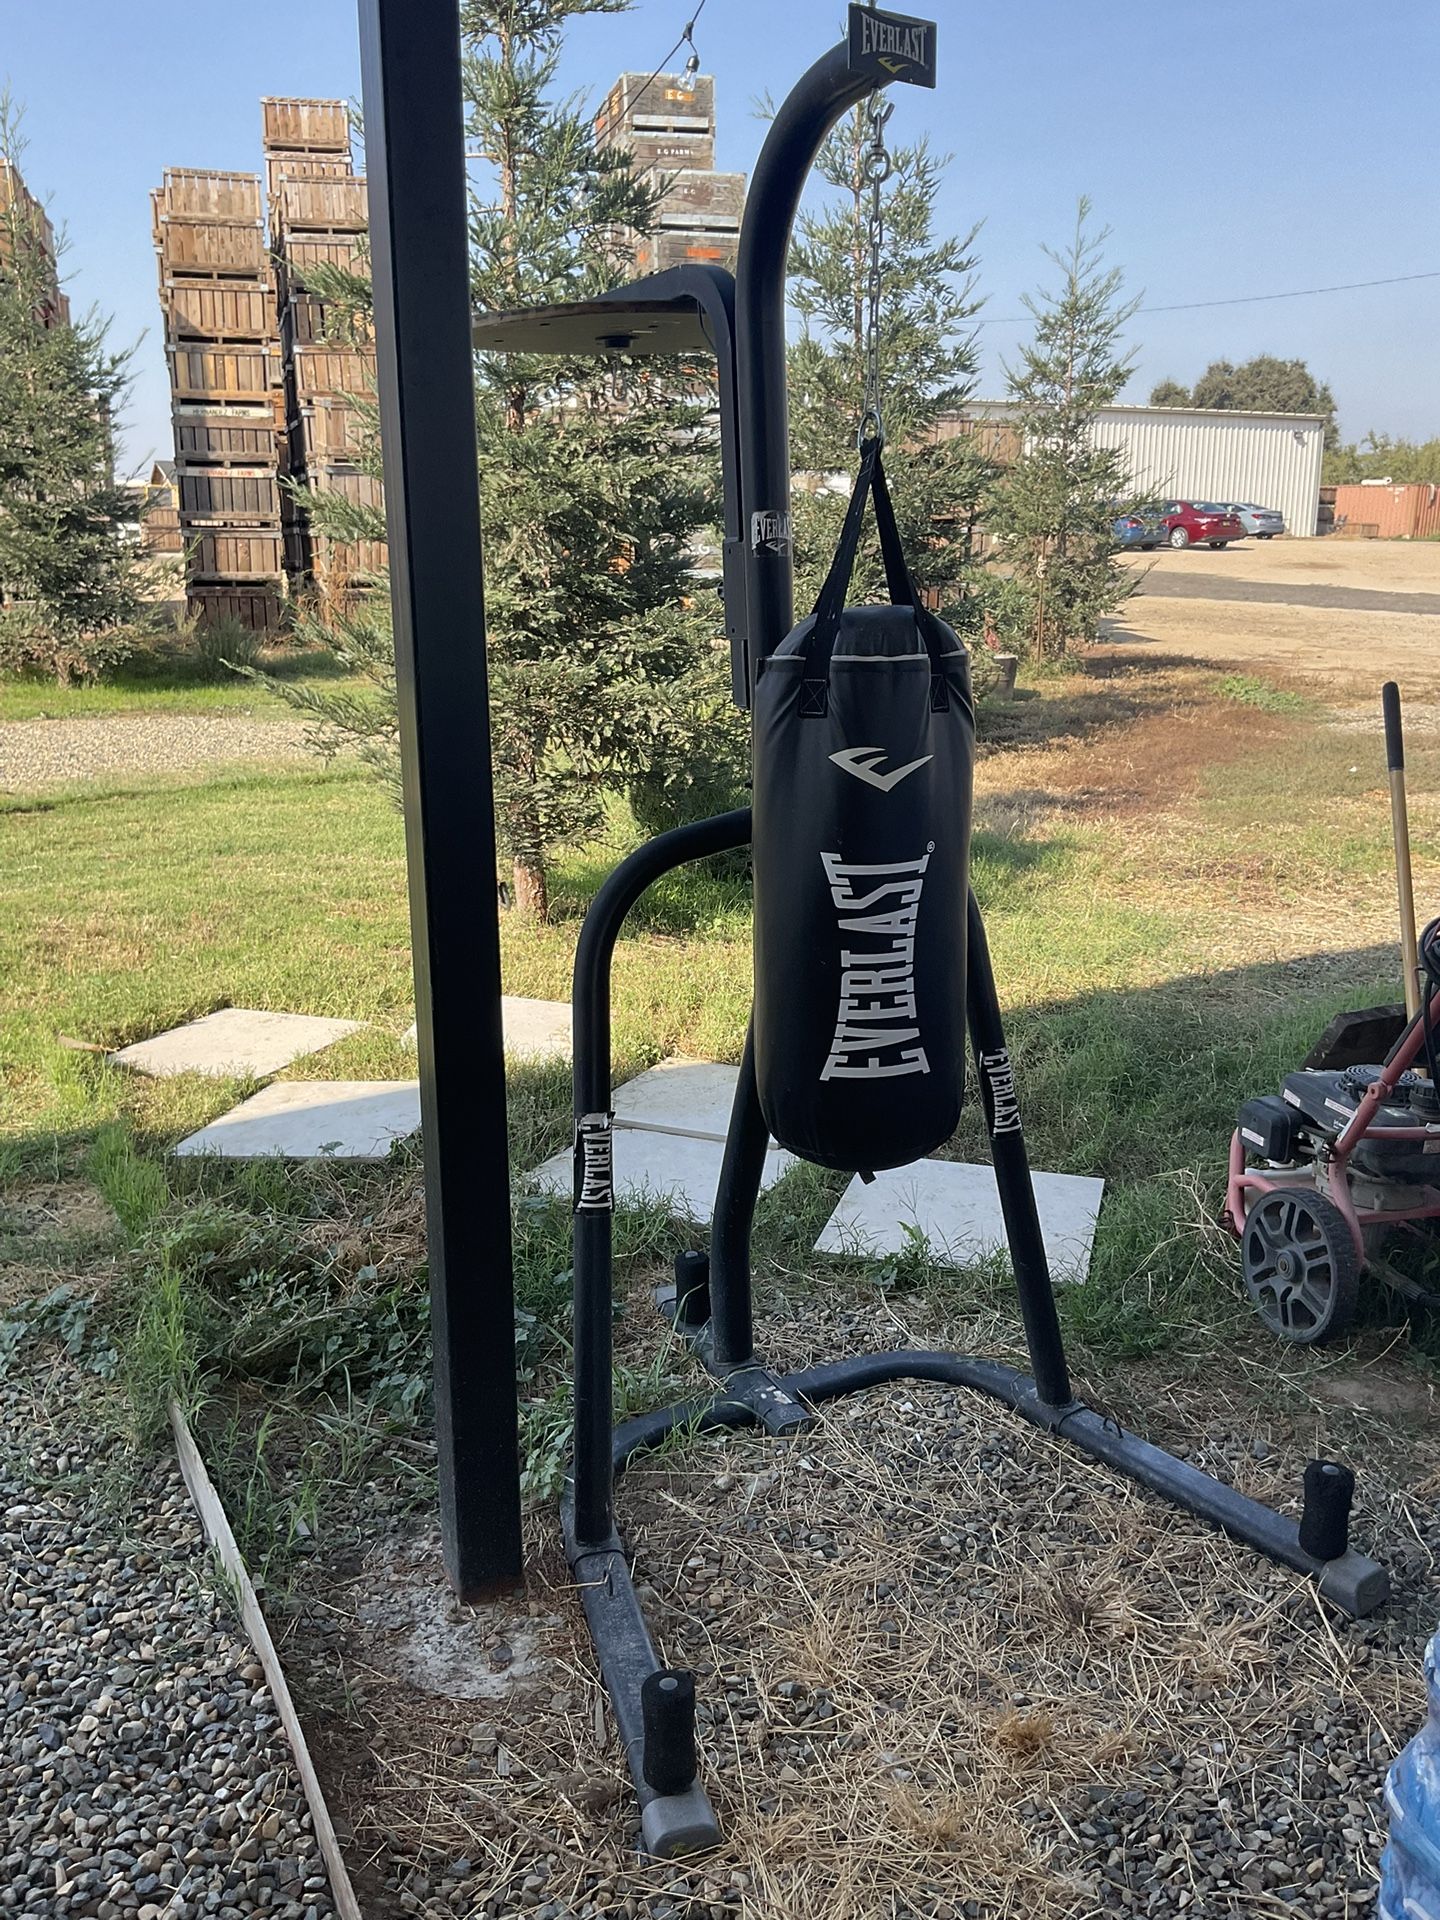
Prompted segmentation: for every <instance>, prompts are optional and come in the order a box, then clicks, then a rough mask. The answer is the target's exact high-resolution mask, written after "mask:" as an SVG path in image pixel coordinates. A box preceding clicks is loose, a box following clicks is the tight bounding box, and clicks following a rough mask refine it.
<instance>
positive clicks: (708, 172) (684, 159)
mask: <svg viewBox="0 0 1440 1920" xmlns="http://www.w3.org/2000/svg"><path fill="white" fill-rule="evenodd" d="M595 138H596V143H597V144H598V145H599V146H601V147H602V148H604V147H612V148H614V147H621V148H624V149H625V150H626V151H628V152H629V154H630V156H631V161H632V164H633V166H634V169H635V172H636V173H637V174H638V175H640V176H641V177H642V178H643V179H645V180H647V181H648V182H649V184H650V185H651V186H653V187H655V188H657V189H658V190H659V192H660V195H661V198H660V203H659V206H658V208H657V209H656V215H655V223H654V226H653V228H652V230H651V232H649V233H648V234H637V235H636V236H635V241H634V245H635V267H636V270H637V272H640V273H659V272H662V271H663V270H664V269H665V268H667V267H683V266H687V265H690V264H692V263H694V262H699V263H701V264H704V265H714V266H723V267H732V268H733V267H734V265H735V256H736V253H737V251H738V249H739V244H740V215H741V213H742V212H743V210H744V205H745V176H744V174H743V173H717V172H716V171H715V82H714V80H713V79H712V78H711V76H710V75H709V74H706V73H701V74H680V73H654V74H648V75H647V74H643V73H622V74H621V76H620V78H619V79H618V80H617V81H616V82H615V84H614V86H613V87H612V88H611V89H610V91H609V93H608V94H606V96H605V100H604V103H603V105H602V106H601V108H600V111H599V113H598V114H596V116H595Z"/></svg>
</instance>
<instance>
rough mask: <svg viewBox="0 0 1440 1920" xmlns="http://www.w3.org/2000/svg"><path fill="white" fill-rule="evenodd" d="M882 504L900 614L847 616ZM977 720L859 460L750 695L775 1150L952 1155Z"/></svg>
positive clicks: (890, 577)
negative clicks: (829, 552)
mask: <svg viewBox="0 0 1440 1920" xmlns="http://www.w3.org/2000/svg"><path fill="white" fill-rule="evenodd" d="M872 491H873V494H874V499H875V518H876V522H877V524H878V527H879V532H880V545H881V551H882V553H883V555H884V560H885V573H886V579H887V582H888V584H889V590H890V598H891V601H892V603H893V604H892V605H890V606H888V607H886V606H875V607H846V606H845V594H846V591H847V589H848V587H849V584H850V573H851V569H852V568H853V566H854V563H855V549H856V546H857V544H858V542H859V538H860V528H861V524H862V521H863V519H864V513H865V502H866V498H867V496H868V495H869V494H870V493H871V492H872ZM974 757H975V720H974V709H973V706H972V704H971V697H970V671H969V658H968V656H967V654H966V652H965V649H964V648H963V647H962V646H961V644H960V641H959V639H958V638H957V636H956V635H955V633H954V632H953V630H952V629H951V628H950V627H948V626H946V624H945V623H944V621H943V620H940V619H937V618H936V616H935V615H934V614H932V613H930V612H929V611H928V610H927V609H926V608H925V607H923V606H921V604H920V600H919V596H918V594H917V592H916V589H915V583H914V581H913V579H912V578H911V576H910V569H909V567H908V566H907V565H906V562H905V556H904V554H903V553H902V551H901V548H900V537H899V533H898V530H897V528H896V525H895V513H894V509H893V507H892V505H891V502H890V493H889V489H888V488H887V486H886V484H885V473H884V468H883V465H882V463H881V458H880V447H879V443H878V441H872V442H870V443H869V445H868V446H867V447H866V449H865V451H864V454H863V457H862V459H861V464H860V473H859V477H858V478H857V480H856V483H855V491H854V494H853V495H852V497H851V500H850V507H849V511H848V512H847V514H846V516H845V525H844V530H843V532H842V533H841V536H840V545H839V548H838V549H837V551H836V554H835V559H834V561H833V563H832V565H831V568H830V572H829V576H828V578H827V579H826V581H825V585H824V587H823V588H822V589H821V593H820V598H819V600H818V601H817V602H816V604H815V611H814V613H813V614H812V615H811V616H810V618H809V619H808V620H802V621H801V623H800V625H799V626H798V627H796V629H795V630H794V632H793V633H791V634H790V635H789V636H788V637H787V638H786V639H785V640H784V641H782V643H781V645H780V646H779V647H778V648H777V649H776V651H775V652H774V653H773V654H772V655H771V656H770V657H769V658H768V659H767V660H766V661H764V662H763V665H762V670H761V673H760V676H759V681H758V684H757V687H756V691H755V800H754V862H755V1069H756V1076H757V1079H758V1082H759V1089H760V1105H761V1108H762V1110H763V1112H764V1115H765V1119H766V1121H767V1122H768V1124H769V1127H770V1131H771V1132H772V1133H773V1134H774V1136H775V1138H776V1139H777V1140H778V1141H779V1142H780V1144H781V1145H782V1146H784V1147H788V1148H790V1150H791V1151H792V1152H794V1153H798V1154H800V1155H802V1156H803V1157H804V1158H805V1159H807V1160H814V1161H818V1162H819V1164H820V1165H821V1166H826V1167H840V1168H844V1169H846V1170H848V1171H850V1172H861V1171H863V1172H867V1173H868V1172H872V1171H874V1170H875V1169H876V1168H880V1167H898V1166H904V1165H906V1164H907V1163H908V1162H909V1161H912V1160H916V1159H919V1158H920V1157H921V1156H922V1155H923V1154H926V1153H929V1152H930V1151H931V1150H932V1149H933V1148H935V1147H937V1146H939V1145H940V1144H941V1143H942V1142H943V1141H945V1140H947V1139H948V1138H949V1137H950V1135H951V1134H952V1133H953V1132H954V1130H955V1126H956V1123H957V1121H958V1120H959V1117H960V1109H961V1104H962V1101H963V1098H964V1090H965V1051H964V1048H965V916H966V903H967V897H968V889H969V850H970V809H971V786H972V774H973V767H974Z"/></svg>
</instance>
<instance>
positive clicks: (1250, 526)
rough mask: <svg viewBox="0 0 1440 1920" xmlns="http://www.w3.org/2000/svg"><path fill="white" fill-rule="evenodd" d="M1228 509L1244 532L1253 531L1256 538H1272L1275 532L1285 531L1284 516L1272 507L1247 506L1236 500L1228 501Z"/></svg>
mask: <svg viewBox="0 0 1440 1920" xmlns="http://www.w3.org/2000/svg"><path fill="white" fill-rule="evenodd" d="M1230 511H1231V513H1233V514H1234V516H1235V518H1236V519H1237V520H1238V521H1239V522H1240V524H1241V526H1242V527H1244V529H1245V531H1246V533H1253V534H1254V535H1255V538H1256V539H1257V540H1273V539H1274V538H1275V536H1276V534H1277V533H1283V532H1284V531H1285V516H1284V514H1283V513H1277V512H1276V511H1275V509H1274V507H1256V506H1247V505H1246V504H1245V502H1244V501H1240V500H1237V501H1232V502H1231V503H1230Z"/></svg>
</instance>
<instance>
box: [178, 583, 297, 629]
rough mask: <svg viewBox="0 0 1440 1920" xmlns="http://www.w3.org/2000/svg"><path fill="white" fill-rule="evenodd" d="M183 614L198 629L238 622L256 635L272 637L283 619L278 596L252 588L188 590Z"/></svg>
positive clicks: (200, 587)
mask: <svg viewBox="0 0 1440 1920" xmlns="http://www.w3.org/2000/svg"><path fill="white" fill-rule="evenodd" d="M185 610H186V612H187V613H188V614H189V616H190V618H191V619H192V620H194V621H196V622H198V623H199V624H200V625H201V626H204V625H206V624H207V623H209V622H210V621H214V620H238V621H239V622H240V624H241V625H242V626H246V627H249V628H250V629H251V630H252V632H255V633H275V632H277V631H278V630H279V628H280V625H281V623H282V621H283V619H284V617H285V602H284V601H283V600H282V599H281V597H280V595H279V594H278V593H277V592H273V591H271V592H267V591H266V590H265V589H263V588H254V587H249V588H247V587H204V586H196V587H191V588H190V590H189V592H188V593H187V595H186V600H185Z"/></svg>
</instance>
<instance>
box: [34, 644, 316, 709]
mask: <svg viewBox="0 0 1440 1920" xmlns="http://www.w3.org/2000/svg"><path fill="white" fill-rule="evenodd" d="M260 664H261V669H262V671H263V672H265V673H267V674H269V675H270V676H271V677H272V678H273V679H276V680H282V681H286V682H289V683H292V684H297V685H310V686H333V685H335V684H336V683H337V682H339V681H343V680H345V679H346V678H347V677H348V676H347V675H346V673H345V672H344V670H343V669H342V668H340V667H339V666H338V665H337V664H336V663H335V662H334V661H333V660H331V659H329V658H327V656H325V655H324V654H321V653H317V652H315V651H313V650H309V649H301V648H287V649H276V650H275V651H274V652H272V653H268V654H266V655H265V656H264V657H263V658H262V660H261V663H260ZM290 712H292V709H291V708H290V707H288V706H287V705H286V703H285V701H284V700H283V699H282V698H281V697H280V696H279V695H278V694H276V693H272V692H271V691H270V689H269V688H268V687H266V686H263V685H261V683H260V682H259V681H256V680H251V679H248V678H246V677H245V676H243V675H240V674H227V675H225V676H224V677H223V678H220V679H214V678H208V677H206V675H205V674H204V673H203V672H202V671H201V670H200V669H199V667H198V666H197V663H196V662H195V661H194V659H193V658H192V657H190V656H187V655H184V654H182V653H180V652H178V651H177V650H176V649H173V648H166V647H163V646H161V647H157V648H156V649H155V650H154V652H151V653H141V654H137V655H135V657H134V658H133V659H131V660H129V661H127V662H126V664H125V665H124V666H122V667H117V668H116V669H115V670H114V671H113V672H112V673H109V674H107V675H106V676H105V678H104V679H103V680H84V681H78V682H77V683H76V684H75V685H74V686H69V687H62V686H57V685H56V683H55V681H54V680H53V679H50V678H48V677H46V676H44V675H41V674H7V675H0V725H3V724H4V723H5V722H6V721H9V720H68V719H72V718H76V717H83V716H86V715H90V714H105V713H236V714H250V715H254V716H255V717H257V718H261V719H263V718H267V717H268V718H272V719H280V718H282V717H284V716H285V715H287V714H289V713H290Z"/></svg>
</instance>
